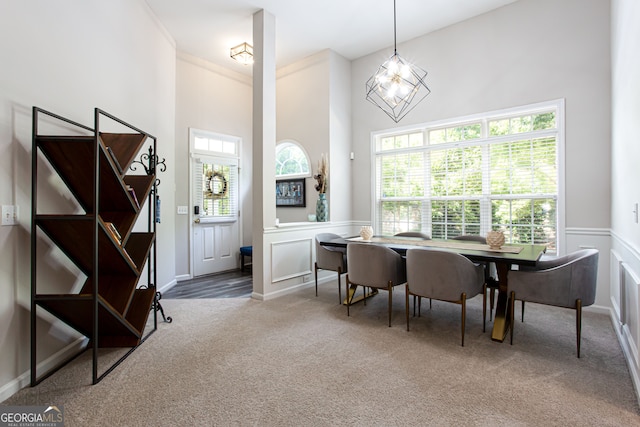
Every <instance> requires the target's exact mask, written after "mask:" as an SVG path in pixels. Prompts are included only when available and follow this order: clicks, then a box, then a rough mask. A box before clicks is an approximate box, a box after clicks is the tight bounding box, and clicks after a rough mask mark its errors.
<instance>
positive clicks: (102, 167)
mask: <svg viewBox="0 0 640 427" xmlns="http://www.w3.org/2000/svg"><path fill="white" fill-rule="evenodd" d="M32 113H33V116H32V135H33V138H32V183H31V190H32V205H31V214H32V215H31V313H30V314H31V357H30V362H31V386H35V385H37V384H39V383H40V382H42V381H44V380H45V379H46V378H48V377H49V376H51V375H52V374H53V373H55V372H57V371H58V370H59V369H60V368H62V367H63V366H65V365H66V364H68V363H69V362H71V361H72V360H74V359H75V358H77V357H78V356H79V355H81V354H82V353H84V352H85V351H87V350H91V351H92V383H93V384H97V383H98V382H100V381H101V380H102V379H103V378H104V377H105V376H106V375H108V374H109V373H110V372H112V371H113V370H114V369H115V368H116V367H117V366H118V365H119V364H120V363H122V362H123V361H124V360H125V359H126V358H127V357H128V356H129V355H130V354H131V353H132V352H133V351H135V349H136V348H137V347H138V346H139V345H141V344H142V343H143V342H144V341H146V339H147V338H148V337H149V336H151V334H153V333H154V332H155V331H156V330H157V329H158V319H157V317H158V316H157V311H158V306H159V303H158V299H159V298H160V295H159V293H158V292H157V291H156V284H157V269H156V267H157V266H156V263H157V260H156V256H157V250H156V242H155V233H156V223H155V220H154V219H155V218H156V203H155V198H156V197H157V188H156V187H157V184H158V183H159V180H157V178H156V176H155V169H156V167H155V166H156V162H157V156H155V157H153V158H150V159H149V165H148V168H147V167H145V171H146V175H126V171H128V169H129V168H130V166H131V164H132V162H133V161H134V158H135V156H136V154H137V153H138V152H139V150H140V149H141V147H142V146H144V144H146V143H147V141H150V142H151V145H150V147H149V152H153V153H155V152H156V149H157V138H156V137H155V136H153V135H151V134H149V133H147V132H145V131H142V130H140V129H138V128H136V127H135V126H132V125H131V124H129V123H126V122H125V121H123V120H121V119H119V118H117V117H115V116H113V115H111V114H109V113H107V112H105V111H104V110H101V109H99V108H95V109H94V127H93V128H92V127H89V126H86V125H83V124H81V123H77V122H75V121H73V120H70V119H68V118H65V117H62V116H60V115H57V114H55V113H52V112H50V111H46V110H44V109H42V108H39V107H36V106H34V107H33V109H32ZM105 119H108V120H109V121H110V122H111V123H109V124H113V122H116V123H118V124H120V125H122V126H123V127H125V128H128V129H129V131H128V132H130V131H133V132H135V133H120V134H114V133H106V132H101V131H100V129H101V122H102V121H103V120H105ZM44 120H47V121H48V123H49V124H51V123H56V125H59V126H62V127H64V128H65V133H66V131H68V130H69V129H72V130H73V131H74V132H76V133H77V134H78V135H74V136H67V135H63V136H56V135H49V134H41V133H40V130H39V128H40V122H41V121H44ZM105 141H107V142H105ZM106 143H108V144H109V145H106ZM61 144H75V145H74V146H73V147H74V148H78V152H74V150H69V149H68V148H69V147H68V146H62V145H61ZM39 152H40V153H42V155H43V156H44V158H46V159H47V160H48V162H49V164H50V165H51V166H52V167H53V169H54V170H55V172H57V173H58V175H59V176H60V177H61V178H62V179H63V181H65V183H66V185H67V187H68V188H69V190H70V191H71V193H72V194H73V196H74V197H75V198H76V200H77V201H78V203H79V204H80V206H81V207H82V208H83V210H84V211H85V214H80V215H56V214H39V213H38V206H37V201H38V161H39V155H38V153H39ZM82 156H85V157H91V159H90V160H89V161H88V162H87V163H88V164H82V162H79V160H78V159H81V158H82ZM162 163H163V165H162V166H163V167H164V159H163V162H162ZM132 169H133V168H132ZM83 180H84V182H85V183H84V184H83V182H82V181H83ZM78 181H80V182H78ZM88 181H90V182H91V187H90V191H89V192H88V191H87V185H86V183H87V182H88ZM127 185H130V186H131V187H132V188H133V189H134V191H135V193H136V194H137V195H139V196H138V197H140V199H139V200H138V202H139V203H136V201H135V200H134V198H133V197H132V195H131V193H129V191H128V190H127V187H126V186H127ZM101 190H102V191H101ZM145 199H147V200H148V204H147V206H146V207H144V202H145ZM101 204H102V205H105V208H104V209H101ZM144 209H146V210H147V211H148V225H147V231H146V232H142V233H141V232H132V228H133V226H134V225H135V223H136V219H137V218H138V216H139V214H140V213H142V211H143V210H144ZM101 214H103V215H105V218H106V219H105V218H102V215H101ZM106 220H109V222H113V223H114V224H115V225H116V228H117V229H118V231H120V232H121V234H122V236H121V240H118V239H117V238H116V237H114V235H113V234H112V233H111V232H110V231H109V230H108V227H107V226H106V224H105V221H106ZM79 225H81V230H80V231H82V232H83V233H86V234H89V235H91V238H90V239H86V240H87V241H88V242H89V244H87V243H86V242H85V244H84V246H83V247H82V248H80V249H78V248H74V247H73V245H71V244H70V243H69V242H68V240H69V239H70V238H71V237H69V236H65V232H69V233H75V234H73V235H76V234H77V233H79V232H80V231H78V230H74V227H79ZM38 228H39V229H40V230H42V231H43V232H44V234H46V235H47V236H48V237H49V239H50V240H51V241H52V242H53V244H55V245H56V246H58V247H60V248H61V249H62V251H63V253H65V255H66V256H67V257H69V259H70V260H71V261H72V262H74V263H75V264H76V266H78V268H79V269H80V271H82V273H83V274H84V275H86V276H87V279H86V281H85V285H84V286H83V287H82V290H81V291H80V293H78V294H39V293H38V290H37V280H38V278H37V244H38V233H37V230H38ZM86 234H84V235H86ZM65 240H66V241H65ZM78 240H81V239H80V237H78ZM127 248H128V249H129V251H130V252H131V254H129V253H128V251H127ZM83 251H84V252H88V253H90V256H89V257H87V256H86V254H84V253H83ZM105 251H106V252H105ZM105 254H106V255H108V256H110V257H112V258H113V257H115V258H114V260H115V262H116V264H111V265H109V264H105V261H104V260H103V258H101V257H104V256H105ZM145 264H146V265H147V266H148V268H147V271H148V275H147V285H146V286H142V287H138V280H139V278H140V275H141V273H142V272H143V270H144V266H145ZM114 266H115V267H116V269H115V272H114V271H113V269H110V268H109V267H114ZM101 268H102V270H104V271H107V273H101ZM119 275H121V276H119ZM118 277H122V278H125V280H123V282H124V284H123V285H122V288H123V291H124V292H125V293H126V292H128V296H127V295H124V294H123V295H121V296H120V297H118V296H117V292H118V289H117V288H118V286H120V284H119V282H118ZM101 280H104V281H105V284H104V285H105V286H108V287H109V288H108V289H105V290H104V292H106V298H111V299H112V302H113V303H114V304H115V307H114V306H113V305H112V304H111V303H110V302H109V301H108V299H105V296H103V295H102V294H101V293H100V282H101ZM109 295H110V296H109ZM122 297H124V298H122ZM38 307H40V308H42V309H44V310H45V311H47V312H49V313H51V314H52V315H54V316H55V317H56V318H58V319H59V320H62V321H63V322H64V323H66V324H67V325H69V326H70V327H72V328H73V329H75V330H76V331H78V332H80V333H81V334H83V335H85V336H86V337H88V338H89V344H88V345H87V346H86V347H85V348H83V349H81V350H80V351H79V352H77V353H76V354H73V355H72V356H71V357H69V358H68V359H66V360H64V361H62V362H61V363H60V364H58V365H57V366H55V367H53V368H51V369H49V370H48V371H47V372H45V373H43V374H41V375H38V372H37V341H38V340H37V338H38V337H37V321H38ZM151 310H153V313H154V316H153V327H152V328H150V330H149V331H145V329H147V327H146V326H147V323H148V316H149V313H150V311H151ZM89 317H90V321H87V319H88V318H89ZM145 332H146V333H145ZM102 347H131V349H130V350H129V351H127V352H126V354H124V355H123V356H122V357H120V358H119V359H118V360H116V361H115V362H113V363H112V364H111V365H110V366H108V367H107V368H106V369H105V370H104V372H102V373H100V372H99V360H98V359H99V358H98V350H99V348H102Z"/></svg>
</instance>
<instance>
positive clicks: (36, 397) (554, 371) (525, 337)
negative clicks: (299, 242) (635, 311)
mask: <svg viewBox="0 0 640 427" xmlns="http://www.w3.org/2000/svg"><path fill="white" fill-rule="evenodd" d="M336 293H337V291H336V289H335V284H333V285H332V284H327V285H323V286H321V287H320V296H319V297H317V298H316V297H315V296H314V291H313V289H312V288H308V289H304V290H300V291H298V292H297V293H295V294H292V295H288V296H284V297H281V298H279V299H276V300H272V301H267V302H259V301H254V300H251V299H209V300H206V299H204V300H202V299H201V300H165V299H163V301H162V302H163V305H164V308H165V312H166V313H167V314H168V315H170V316H172V317H173V319H174V320H173V323H171V324H166V323H160V326H159V331H158V332H156V333H155V334H153V335H152V336H151V337H150V338H149V339H148V340H147V341H146V342H145V343H144V344H142V346H140V348H139V349H138V350H136V351H135V352H134V353H133V354H132V355H131V356H130V357H129V358H128V359H127V360H126V361H125V362H124V363H123V364H122V365H120V366H119V367H118V368H116V370H115V371H113V372H112V373H111V374H109V375H108V376H107V377H106V378H105V379H104V380H103V381H102V382H101V383H99V384H98V385H95V386H92V385H90V382H91V380H90V379H91V365H90V353H89V352H87V353H85V354H84V355H83V356H81V357H80V358H79V359H77V360H76V361H74V362H72V363H71V364H70V365H69V366H67V367H65V368H64V369H62V370H61V371H59V372H57V373H56V374H55V375H54V376H52V377H51V378H49V379H47V380H45V381H44V382H43V383H42V384H40V385H39V386H37V387H35V388H26V389H24V390H21V391H20V392H18V393H17V394H16V395H14V396H13V397H11V398H10V399H9V400H7V401H5V402H3V404H5V405H15V404H18V405H45V404H46V405H48V404H55V405H63V406H64V410H65V425H66V426H89V425H91V426H96V425H105V426H106V425H109V426H116V425H117V426H125V425H126V426H147V425H154V426H156V425H157V426H177V425H183V426H192V425H194V426H206V425H219V426H229V425H232V426H245V425H246V426H338V425H357V426H372V425H373V426H407V425H438V426H442V425H456V426H458V425H481V426H484V425H486V426H496V425H505V426H507V425H508V426H518V425H523V426H524V425H532V426H534V425H535V426H542V425H544V426H551V425H554V426H567V425H581V426H584V425H593V426H631V425H640V415H639V414H640V412H639V408H638V403H637V399H636V395H635V392H634V389H633V385H632V382H631V379H630V376H629V372H628V369H627V366H626V362H625V360H624V358H623V356H622V352H621V349H620V346H619V344H618V342H617V339H616V337H615V334H614V331H613V329H612V327H611V324H610V320H609V318H608V317H607V316H604V315H597V314H593V313H585V314H584V319H583V322H584V323H583V340H582V357H581V358H580V359H577V358H576V357H575V339H574V325H575V323H574V322H575V320H574V319H575V318H574V313H573V312H572V311H570V310H563V309H557V308H549V307H543V306H539V305H535V304H528V305H527V311H526V316H525V323H524V324H523V323H521V322H519V321H518V322H517V323H516V330H515V338H514V341H515V342H514V345H513V346H510V345H509V343H508V341H507V342H505V343H502V344H501V343H496V342H493V341H491V339H490V334H489V328H490V326H491V324H490V323H488V325H487V326H488V328H487V332H486V333H484V334H483V333H482V323H481V302H480V298H479V297H477V298H475V299H473V300H471V302H470V307H469V309H468V311H467V315H468V321H467V335H466V340H465V347H461V346H460V340H459V314H460V311H459V306H457V305H453V304H445V303H438V302H434V304H433V309H432V310H430V311H429V309H428V303H427V307H426V308H423V316H422V317H421V318H419V319H412V329H411V331H410V332H407V331H406V328H405V322H404V289H398V290H396V291H395V292H394V297H395V298H394V320H393V326H392V327H391V328H389V327H388V326H387V319H386V302H387V294H386V292H381V293H380V294H379V295H378V296H376V297H374V298H373V299H372V300H370V302H368V304H367V306H363V305H362V304H361V303H360V304H358V305H357V306H354V307H352V310H351V317H347V315H346V308H345V307H342V306H339V305H338V303H337V299H338V298H337V296H336ZM516 315H519V309H518V310H517V312H516ZM114 353H117V352H111V353H107V354H105V355H103V356H101V359H100V360H101V362H102V363H103V365H102V366H105V365H106V363H107V362H106V361H107V360H108V358H109V357H112V356H114Z"/></svg>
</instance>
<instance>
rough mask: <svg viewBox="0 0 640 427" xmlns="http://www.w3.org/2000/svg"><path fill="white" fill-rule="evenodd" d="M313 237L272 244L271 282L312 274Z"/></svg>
mask: <svg viewBox="0 0 640 427" xmlns="http://www.w3.org/2000/svg"><path fill="white" fill-rule="evenodd" d="M312 247H313V239H310V238H304V239H299V240H289V241H282V242H275V243H272V244H271V283H277V282H281V281H283V280H287V279H292V278H294V277H300V276H306V275H307V274H311V272H312V270H311V262H312Z"/></svg>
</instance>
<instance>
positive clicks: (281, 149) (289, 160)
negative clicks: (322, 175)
mask: <svg viewBox="0 0 640 427" xmlns="http://www.w3.org/2000/svg"><path fill="white" fill-rule="evenodd" d="M307 176H311V167H310V166H309V156H308V155H307V153H306V152H305V151H304V149H303V148H302V146H300V144H298V143H297V142H294V141H284V142H281V143H279V144H278V145H276V178H283V177H286V178H293V177H307Z"/></svg>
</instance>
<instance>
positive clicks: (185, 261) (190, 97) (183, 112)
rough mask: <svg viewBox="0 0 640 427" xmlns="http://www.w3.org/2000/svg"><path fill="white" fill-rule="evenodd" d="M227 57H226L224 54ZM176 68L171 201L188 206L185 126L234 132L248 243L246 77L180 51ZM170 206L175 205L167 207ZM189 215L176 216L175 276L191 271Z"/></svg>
mask: <svg viewBox="0 0 640 427" xmlns="http://www.w3.org/2000/svg"><path fill="white" fill-rule="evenodd" d="M230 60H231V59H230ZM176 68H177V71H176V134H175V170H176V183H175V185H176V205H182V206H188V205H189V128H190V127H191V128H196V129H202V130H206V131H210V132H216V133H222V134H226V135H233V136H239V137H241V138H242V147H241V152H240V167H241V169H240V181H239V182H240V220H241V224H242V230H243V234H244V235H243V237H242V239H243V240H242V242H241V243H242V244H243V245H244V244H247V245H249V244H251V234H252V232H251V217H252V200H251V176H252V173H251V169H252V161H251V159H252V155H251V144H252V135H251V96H252V95H251V93H252V92H251V90H252V89H251V86H252V85H251V77H249V76H246V75H244V74H240V73H236V72H234V71H230V70H227V69H224V68H222V67H220V66H217V65H214V64H211V63H209V62H206V61H204V60H202V59H199V58H196V57H193V56H190V55H187V54H184V53H180V54H179V55H178V60H177V67H176ZM170 208H171V209H173V210H174V211H175V210H176V209H175V207H170ZM192 209H193V207H192V206H189V209H188V211H189V215H176V224H175V244H176V261H175V266H176V275H177V277H178V278H188V277H189V276H190V274H191V271H190V259H189V250H190V245H191V240H190V234H189V233H190V231H189V230H190V228H189V225H190V221H191V220H192V216H191V212H192Z"/></svg>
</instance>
